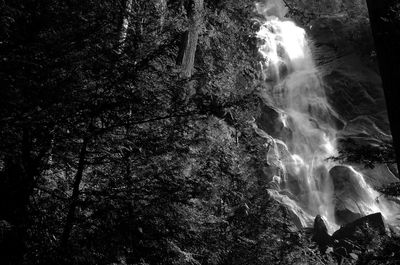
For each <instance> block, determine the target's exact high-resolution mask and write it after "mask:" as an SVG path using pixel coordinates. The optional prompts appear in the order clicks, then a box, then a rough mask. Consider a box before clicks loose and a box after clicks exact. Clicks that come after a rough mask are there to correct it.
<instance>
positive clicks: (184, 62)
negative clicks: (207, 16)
mask: <svg viewBox="0 0 400 265" xmlns="http://www.w3.org/2000/svg"><path fill="white" fill-rule="evenodd" d="M203 6H204V2H203V0H190V1H189V6H188V7H187V8H186V10H187V13H188V16H189V29H188V31H187V32H186V34H185V37H184V40H183V45H182V47H181V51H180V54H179V56H178V60H177V61H178V65H180V66H181V70H182V72H181V74H182V77H185V78H190V77H191V76H192V74H193V68H194V59H195V54H196V49H197V42H198V39H199V32H200V28H201V22H202V18H203Z"/></svg>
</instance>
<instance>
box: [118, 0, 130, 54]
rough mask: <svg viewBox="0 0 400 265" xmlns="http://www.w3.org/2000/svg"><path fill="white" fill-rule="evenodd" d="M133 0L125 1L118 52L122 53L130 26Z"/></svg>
mask: <svg viewBox="0 0 400 265" xmlns="http://www.w3.org/2000/svg"><path fill="white" fill-rule="evenodd" d="M132 4H133V0H126V1H125V9H124V14H123V17H122V23H121V30H120V32H119V39H118V48H117V53H118V54H121V53H122V51H123V50H124V47H125V41H126V37H127V36H128V28H129V22H130V15H131V12H132Z"/></svg>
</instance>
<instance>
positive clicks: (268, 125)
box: [257, 102, 290, 139]
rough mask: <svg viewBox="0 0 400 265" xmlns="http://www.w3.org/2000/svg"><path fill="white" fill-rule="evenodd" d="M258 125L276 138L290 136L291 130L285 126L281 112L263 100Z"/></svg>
mask: <svg viewBox="0 0 400 265" xmlns="http://www.w3.org/2000/svg"><path fill="white" fill-rule="evenodd" d="M257 125H258V126H259V128H260V129H262V130H263V131H265V132H266V133H268V134H269V135H271V136H272V137H274V138H280V139H284V138H288V137H290V131H289V129H288V128H286V127H285V126H284V124H283V122H282V119H281V116H280V114H279V113H278V112H277V111H276V110H275V109H273V108H272V107H270V106H268V105H267V103H265V102H261V115H260V117H259V118H258V120H257Z"/></svg>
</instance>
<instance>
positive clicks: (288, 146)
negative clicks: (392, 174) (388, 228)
mask: <svg viewBox="0 0 400 265" xmlns="http://www.w3.org/2000/svg"><path fill="white" fill-rule="evenodd" d="M256 7H257V10H258V12H259V13H260V14H263V15H264V16H265V19H264V21H262V25H261V28H260V30H259V32H258V38H259V39H260V40H261V41H262V44H260V46H259V52H260V53H261V55H262V56H263V58H264V61H263V62H262V63H261V66H262V74H263V78H264V81H265V82H266V83H267V84H268V86H267V87H270V89H268V91H266V94H267V97H268V102H269V104H270V105H271V108H273V109H275V110H276V111H277V112H278V113H279V114H280V118H281V122H282V124H283V126H284V127H286V129H287V131H289V132H290V133H289V134H286V135H281V136H279V137H275V138H279V139H275V138H272V137H271V138H270V141H271V144H270V149H269V151H268V157H267V161H268V164H269V165H270V166H273V167H276V168H278V169H279V170H278V173H277V174H276V175H275V176H274V177H273V179H272V182H271V183H270V184H271V185H270V187H271V188H270V189H269V193H270V195H271V196H272V197H273V198H275V199H276V200H278V201H280V202H281V203H283V204H285V205H286V206H287V207H288V209H289V210H290V211H291V212H292V213H293V214H295V216H296V218H297V219H298V221H299V223H300V224H301V225H302V226H311V225H312V223H313V220H314V217H315V216H316V215H318V214H319V215H321V216H323V218H324V219H325V220H326V222H327V224H328V229H329V230H330V232H332V231H334V230H336V229H337V228H338V223H337V220H336V217H335V209H337V207H338V205H339V204H342V205H343V204H344V205H346V206H347V208H349V207H350V208H352V210H353V211H354V212H358V213H360V214H361V215H366V214H370V213H374V212H381V213H382V214H383V216H385V217H386V219H390V218H392V215H393V209H394V208H396V209H397V210H398V206H393V205H392V204H393V203H392V202H389V201H387V200H385V199H383V198H379V195H380V194H379V193H378V192H376V191H375V190H374V189H372V188H371V187H370V186H369V185H368V184H367V183H366V181H365V180H364V177H363V175H362V174H361V173H359V172H357V171H356V170H355V169H354V168H353V167H350V166H346V165H341V166H340V167H338V168H335V170H334V172H335V174H336V180H335V179H334V178H333V176H332V172H330V171H332V168H334V167H335V166H338V165H336V164H334V162H332V161H329V160H328V159H327V158H329V157H332V156H335V155H337V148H336V134H337V128H336V125H335V121H336V120H337V119H338V117H339V115H338V114H337V113H336V112H335V111H334V109H333V108H332V107H331V106H330V104H329V103H328V100H327V97H326V95H325V91H324V86H323V82H322V80H321V76H320V72H319V70H318V68H317V67H316V65H315V62H314V59H313V54H312V49H311V44H310V41H309V40H308V38H307V34H306V32H305V30H304V29H302V28H300V27H298V26H297V25H296V24H295V23H294V22H292V21H290V20H287V19H284V18H283V17H284V15H285V12H286V10H285V9H286V8H285V6H284V5H283V4H282V3H281V2H280V1H278V0H276V1H272V0H270V1H267V2H266V3H264V4H257V5H256ZM341 186H343V187H341ZM378 198H379V199H378ZM392 219H393V218H392Z"/></svg>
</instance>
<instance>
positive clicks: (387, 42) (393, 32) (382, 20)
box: [367, 0, 400, 169]
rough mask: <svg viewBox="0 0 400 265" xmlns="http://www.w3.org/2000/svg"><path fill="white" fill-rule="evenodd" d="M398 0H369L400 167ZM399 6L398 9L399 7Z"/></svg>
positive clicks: (370, 14) (399, 25) (399, 21)
mask: <svg viewBox="0 0 400 265" xmlns="http://www.w3.org/2000/svg"><path fill="white" fill-rule="evenodd" d="M397 3H398V0H379V1H378V0H367V4H368V10H369V17H370V22H371V28H372V33H373V35H374V40H375V48H376V51H377V55H378V60H379V68H380V73H381V77H382V82H383V89H384V92H385V98H386V104H387V109H388V116H389V121H390V127H391V131H392V136H393V143H394V147H395V150H396V156H397V166H398V168H399V169H400V161H399V159H400V128H399V123H398V119H399V117H400V108H399V107H398V105H399V102H400V90H399V88H398V86H399V84H400V50H399V47H400V15H399V13H398V12H399V10H397V12H395V11H396V4H397ZM397 9H398V8H397Z"/></svg>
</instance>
